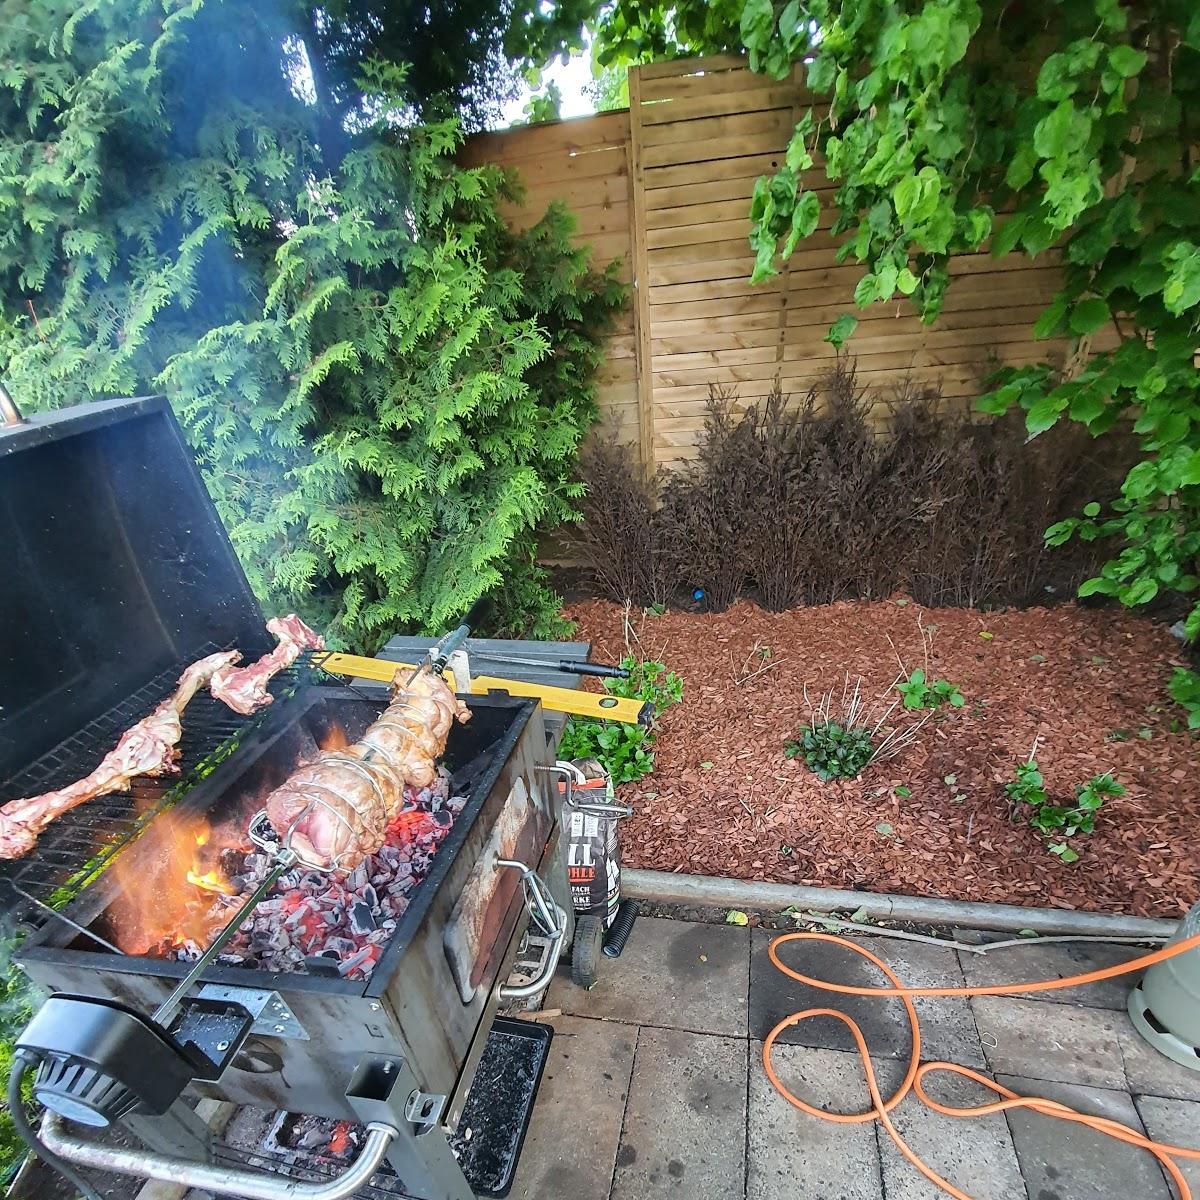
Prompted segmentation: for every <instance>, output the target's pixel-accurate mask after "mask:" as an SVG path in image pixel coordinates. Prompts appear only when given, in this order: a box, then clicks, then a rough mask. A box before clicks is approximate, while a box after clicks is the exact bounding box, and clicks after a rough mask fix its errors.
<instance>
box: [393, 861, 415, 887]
mask: <svg viewBox="0 0 1200 1200" xmlns="http://www.w3.org/2000/svg"><path fill="white" fill-rule="evenodd" d="M412 873H413V869H412V863H410V862H402V863H397V864H396V870H395V876H396V882H397V883H399V882H400V881H401V880H405V879H407V880H411V879H412Z"/></svg>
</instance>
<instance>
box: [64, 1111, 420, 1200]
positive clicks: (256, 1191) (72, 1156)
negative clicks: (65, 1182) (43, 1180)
mask: <svg viewBox="0 0 1200 1200" xmlns="http://www.w3.org/2000/svg"><path fill="white" fill-rule="evenodd" d="M398 1136H399V1131H398V1130H396V1129H393V1128H392V1126H390V1125H384V1124H382V1123H379V1122H372V1124H370V1125H368V1126H367V1136H366V1139H365V1140H364V1141H363V1146H362V1149H361V1150H360V1151H359V1153H358V1157H357V1158H356V1159H355V1160H354V1162H353V1163H351V1164H350V1166H349V1167H347V1168H346V1170H344V1171H343V1172H342V1173H341V1174H340V1175H338V1176H337V1177H336V1178H334V1179H329V1180H326V1181H324V1182H321V1183H302V1182H300V1181H299V1180H295V1179H289V1178H287V1177H286V1176H284V1175H268V1174H266V1173H265V1172H263V1171H245V1170H240V1169H238V1168H236V1167H221V1166H216V1165H209V1164H207V1163H199V1162H191V1161H189V1160H188V1159H184V1158H174V1157H171V1156H169V1155H165V1154H152V1153H150V1152H149V1151H147V1150H121V1149H118V1148H117V1147H115V1146H102V1145H100V1144H99V1143H97V1142H92V1141H87V1140H84V1139H82V1138H77V1137H75V1136H74V1135H72V1134H70V1133H68V1132H67V1131H66V1129H65V1128H64V1126H63V1123H62V1119H61V1118H60V1117H59V1116H58V1115H57V1114H56V1113H52V1112H47V1113H46V1115H45V1116H44V1117H43V1118H42V1127H41V1140H42V1142H43V1144H44V1145H45V1146H46V1148H47V1149H48V1150H50V1151H52V1152H53V1153H54V1154H57V1155H58V1156H59V1157H60V1158H65V1159H67V1161H68V1162H73V1163H78V1164H79V1165H80V1166H83V1167H93V1168H94V1169H96V1170H97V1171H110V1172H113V1173H115V1174H117V1175H135V1176H137V1177H139V1178H142V1179H160V1180H164V1181H166V1182H168V1183H177V1184H179V1183H181V1184H183V1185H184V1186H185V1187H189V1188H197V1189H199V1190H201V1191H207V1192H215V1193H217V1194H218V1195H224V1196H242V1197H244V1198H245V1200H347V1198H348V1197H350V1196H353V1195H354V1193H355V1192H357V1191H359V1190H360V1189H361V1188H364V1187H366V1185H367V1183H368V1182H369V1181H370V1179H371V1176H372V1175H374V1174H375V1172H376V1171H377V1170H378V1169H379V1165H380V1164H381V1163H382V1162H383V1159H384V1156H385V1155H386V1154H387V1152H388V1149H389V1147H390V1146H391V1144H392V1142H393V1141H394V1140H395V1139H396V1138H397V1137H398Z"/></svg>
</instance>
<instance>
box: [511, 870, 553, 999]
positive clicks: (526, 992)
mask: <svg viewBox="0 0 1200 1200" xmlns="http://www.w3.org/2000/svg"><path fill="white" fill-rule="evenodd" d="M496 866H498V867H512V868H513V869H514V870H516V871H520V872H521V883H522V885H523V887H524V888H525V907H526V908H527V909H528V910H529V916H530V920H531V921H532V922H533V924H534V925H535V926H536V927H537V928H538V929H539V930H540V931H541V934H542V935H543V937H544V938H545V940H546V943H547V949H546V952H545V954H544V955H543V957H542V964H541V969H540V970H539V972H538V973H537V975H535V976H534V978H533V979H531V980H530V981H529V982H528V983H522V984H512V985H510V984H501V985H500V987H499V988H497V989H496V994H497V995H498V996H499V997H500V999H501V1000H527V999H528V998H529V997H530V996H536V995H538V994H539V993H541V992H543V991H545V989H546V988H547V987H549V986H550V981H551V980H552V979H553V978H554V972H555V971H556V970H557V969H558V960H559V959H560V958H561V957H562V952H563V943H564V941H565V940H566V932H567V914H566V913H565V912H563V910H562V909H561V908H559V906H558V905H557V904H556V903H555V901H554V897H553V896H552V895H551V894H550V889H549V888H547V886H546V884H545V883H544V882H543V880H542V879H541V878H540V877H539V876H538V874H537V873H536V872H535V871H533V870H531V869H530V868H529V867H528V866H527V865H526V864H525V863H523V862H519V861H518V860H516V859H512V858H499V857H497V859H496ZM531 940H532V939H531Z"/></svg>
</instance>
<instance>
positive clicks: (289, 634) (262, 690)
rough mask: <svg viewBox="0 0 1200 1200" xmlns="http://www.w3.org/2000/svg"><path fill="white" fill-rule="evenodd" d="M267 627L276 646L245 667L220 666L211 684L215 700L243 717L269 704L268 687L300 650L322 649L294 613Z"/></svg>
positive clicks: (315, 635) (318, 639)
mask: <svg viewBox="0 0 1200 1200" xmlns="http://www.w3.org/2000/svg"><path fill="white" fill-rule="evenodd" d="M267 628H268V629H269V630H270V631H271V632H272V633H273V634H274V635H275V637H276V638H278V639H279V645H278V646H276V647H275V649H274V650H272V651H271V653H270V654H264V655H263V656H262V658H260V659H259V660H258V662H256V663H251V664H250V665H249V666H248V667H234V666H228V667H222V668H221V670H219V671H217V672H216V674H214V675H213V677H212V684H211V685H210V686H211V691H212V694H213V695H214V696H215V697H216V698H217V699H218V700H223V701H224V702H225V703H226V704H228V705H229V707H230V708H232V709H233V711H234V712H239V713H242V714H243V715H246V716H249V714H250V713H253V712H257V711H258V710H259V709H260V708H265V707H266V706H267V705H268V704H270V703H271V700H272V697H271V693H270V692H268V691H267V684H268V683H269V682H270V681H271V679H272V678H273V677H274V676H276V675H278V674H279V672H280V671H282V670H283V669H284V668H285V667H290V666H291V665H292V663H294V662H295V661H296V659H297V658H299V657H300V653H301V651H303V650H324V649H325V642H324V640H323V639H322V637H321V635H320V634H319V633H314V632H313V631H312V630H311V629H309V627H308V626H307V625H305V623H304V622H303V621H302V620H300V618H299V617H298V616H296V614H295V613H291V614H290V615H289V616H286V617H275V618H274V619H273V620H271V621H268V622H267Z"/></svg>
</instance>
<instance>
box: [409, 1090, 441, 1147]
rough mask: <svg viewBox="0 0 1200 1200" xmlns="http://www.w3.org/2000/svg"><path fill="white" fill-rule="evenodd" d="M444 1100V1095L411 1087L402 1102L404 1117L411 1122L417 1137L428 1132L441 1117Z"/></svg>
mask: <svg viewBox="0 0 1200 1200" xmlns="http://www.w3.org/2000/svg"><path fill="white" fill-rule="evenodd" d="M446 1100H447V1097H446V1096H439V1095H436V1094H435V1093H432V1092H422V1091H420V1090H419V1089H416V1088H414V1089H413V1091H412V1093H411V1094H410V1095H409V1097H408V1099H407V1100H406V1101H405V1104H404V1119H405V1120H406V1121H411V1122H412V1123H413V1125H414V1126H415V1127H416V1128H415V1129H414V1132H415V1133H416V1135H417V1136H418V1137H420V1136H421V1135H422V1134H423V1133H428V1132H429V1130H431V1129H433V1128H434V1127H435V1126H436V1125H437V1123H438V1122H439V1121H440V1120H441V1119H442V1113H443V1112H444V1111H445V1109H446Z"/></svg>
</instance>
